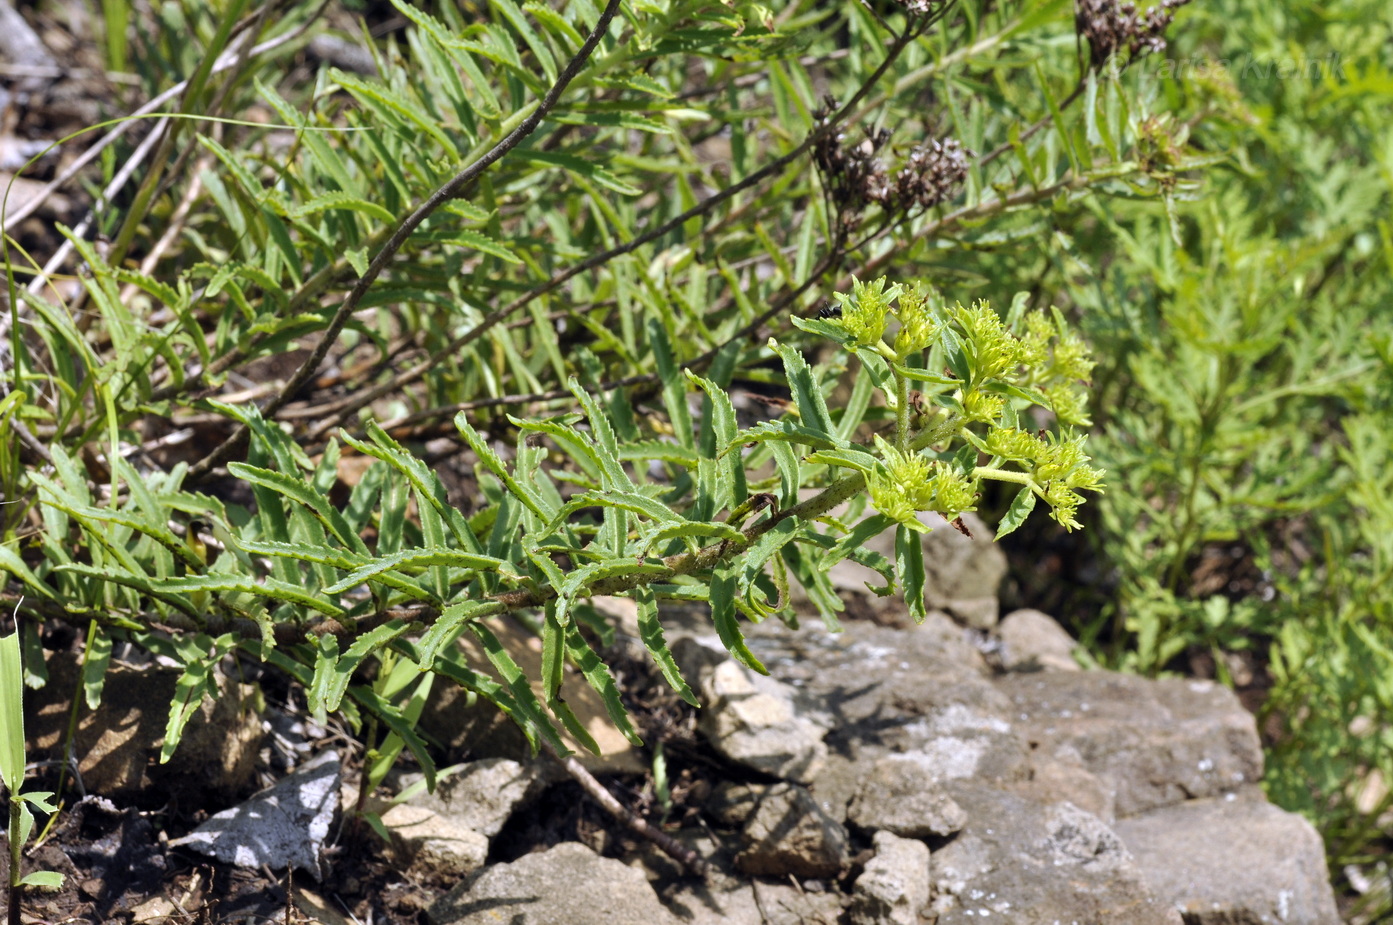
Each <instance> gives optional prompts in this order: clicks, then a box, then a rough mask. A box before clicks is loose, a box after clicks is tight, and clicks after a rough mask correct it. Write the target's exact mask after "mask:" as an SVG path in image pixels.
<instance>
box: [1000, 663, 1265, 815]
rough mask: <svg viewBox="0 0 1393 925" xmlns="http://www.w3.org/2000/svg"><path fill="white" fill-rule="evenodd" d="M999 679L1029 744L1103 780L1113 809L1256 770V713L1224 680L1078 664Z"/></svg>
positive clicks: (1222, 788) (1192, 793) (1186, 793)
mask: <svg viewBox="0 0 1393 925" xmlns="http://www.w3.org/2000/svg"><path fill="white" fill-rule="evenodd" d="M998 686H999V687H1000V689H1001V690H1002V691H1004V692H1005V693H1007V694H1008V695H1009V696H1010V697H1011V700H1012V702H1013V704H1014V705H1015V711H1014V716H1013V717H1012V719H1013V720H1014V724H1015V726H1016V728H1017V729H1019V730H1021V732H1022V734H1023V735H1025V736H1027V737H1028V738H1029V740H1030V743H1031V745H1032V747H1034V748H1036V749H1038V750H1039V751H1041V752H1043V753H1044V754H1045V755H1049V756H1059V757H1062V758H1063V759H1066V760H1070V761H1076V762H1077V763H1079V764H1080V765H1082V767H1083V768H1085V769H1086V770H1087V771H1089V772H1090V773H1091V774H1093V775H1095V776H1096V777H1098V778H1099V779H1100V780H1102V781H1104V782H1105V783H1106V784H1107V786H1108V787H1110V788H1111V789H1112V791H1113V793H1114V800H1115V806H1116V812H1117V815H1118V816H1119V817H1123V816H1129V815H1133V814H1136V813H1141V812H1145V811H1147V810H1149V809H1155V808H1156V807H1159V806H1168V805H1170V804H1172V803H1179V802H1181V801H1183V800H1187V799H1194V798H1197V797H1208V796H1217V795H1221V794H1223V793H1225V792H1227V791H1230V790H1235V789H1237V788H1239V787H1242V786H1243V785H1245V784H1249V783H1254V782H1256V781H1258V780H1260V779H1261V777H1262V747H1261V744H1260V743H1259V741H1258V735H1257V728H1256V726H1255V725H1254V722H1253V717H1252V714H1250V713H1248V711H1246V710H1244V709H1243V706H1242V704H1240V703H1239V702H1238V698H1237V697H1235V696H1234V694H1233V693H1232V692H1231V691H1229V690H1228V689H1227V688H1225V687H1223V686H1221V685H1218V684H1214V683H1211V682H1209V681H1183V680H1161V681H1155V680H1150V679H1147V678H1138V677H1132V676H1129V675H1121V674H1113V673H1112V672H1106V671H1081V672H1044V673H1038V674H1029V675H1010V676H1007V677H1004V678H1002V679H1001V680H1000V682H999V684H998Z"/></svg>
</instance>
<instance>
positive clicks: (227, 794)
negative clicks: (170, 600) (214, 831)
mask: <svg viewBox="0 0 1393 925" xmlns="http://www.w3.org/2000/svg"><path fill="white" fill-rule="evenodd" d="M181 674H182V671H181V670H180V669H178V668H166V667H163V666H160V665H153V664H151V665H143V666H135V665H128V664H123V663H121V662H112V664H111V666H110V667H109V668H108V669H107V673H106V681H105V684H104V685H103V688H102V702H101V705H100V706H99V707H98V708H97V709H96V711H92V710H89V709H87V705H86V703H85V702H84V703H83V704H82V705H81V708H80V710H79V712H78V717H79V719H78V724H77V734H76V736H75V737H74V739H73V754H74V755H75V756H77V758H78V771H79V773H80V774H81V775H82V784H83V786H84V787H85V788H86V790H87V792H88V793H99V794H106V795H115V794H127V793H132V792H134V791H138V790H141V789H143V788H146V787H149V786H151V785H156V786H160V787H163V788H167V789H169V790H171V791H174V792H176V793H179V794H181V795H185V796H189V797H192V798H196V799H198V800H199V803H198V805H204V806H206V805H209V802H210V797H211V798H212V800H213V801H214V802H216V801H220V800H222V799H228V798H232V797H235V796H238V795H241V794H242V793H244V792H245V791H246V790H247V789H250V785H251V783H252V772H253V771H254V770H255V767H256V753H257V749H258V746H259V744H260V742H261V738H262V735H263V731H262V724H261V718H260V716H258V715H257V712H256V703H257V700H256V696H255V690H254V688H253V687H252V686H251V685H249V684H239V683H237V682H236V681H233V680H232V679H230V678H227V677H223V676H221V672H219V677H218V685H219V688H220V695H219V696H217V697H209V698H205V699H204V701H203V702H202V703H201V704H199V706H198V708H197V709H196V710H195V711H194V713H193V716H192V718H191V719H190V720H189V724H188V725H187V726H186V727H185V728H184V734H183V736H182V737H181V738H180V741H179V747H178V748H177V749H176V750H175V752H174V754H173V756H171V758H170V760H169V761H168V762H167V763H166V764H163V765H161V764H157V763H155V760H156V759H157V758H158V756H159V752H160V747H161V746H162V745H163V744H164V731H165V726H166V724H167V723H168V722H169V705H170V704H171V703H172V702H173V700H174V696H175V685H176V684H177V683H178V680H179V676H180V675H181ZM48 675H49V678H48V684H46V685H45V686H44V687H43V688H41V689H40V690H38V691H36V692H34V693H33V694H32V695H30V696H29V697H28V698H26V699H27V700H28V702H27V703H26V708H27V712H28V715H27V717H26V721H25V726H26V729H27V730H28V733H29V737H30V743H31V757H39V755H38V753H40V752H44V751H47V752H48V757H50V758H54V759H58V760H61V758H62V755H63V747H64V744H65V741H66V737H67V731H68V716H69V711H70V710H71V708H72V698H73V697H74V696H78V697H81V696H82V694H81V683H82V681H81V678H82V668H81V666H80V664H79V663H78V660H77V658H76V657H75V656H74V655H73V654H72V653H69V652H55V653H53V654H52V655H50V656H49V659H48ZM210 808H211V807H210Z"/></svg>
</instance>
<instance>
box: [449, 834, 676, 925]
mask: <svg viewBox="0 0 1393 925" xmlns="http://www.w3.org/2000/svg"><path fill="white" fill-rule="evenodd" d="M428 915H429V917H430V920H431V922H433V923H435V925H496V923H498V922H513V923H516V925H679V923H680V922H681V919H679V918H677V917H676V916H675V915H673V914H672V913H671V912H669V911H668V910H667V909H666V908H665V907H664V906H663V904H662V903H660V902H658V897H657V894H655V893H654V892H653V888H652V887H651V886H649V884H648V880H647V879H646V878H645V877H644V876H643V872H642V871H640V870H638V869H637V868H634V867H630V866H628V865H627V864H623V863H621V862H619V861H615V860H611V859H609V858H602V857H600V856H599V855H598V854H596V853H595V852H593V851H591V850H590V849H589V848H587V847H585V846H584V845H582V844H579V843H577V842H565V843H563V844H560V845H557V846H556V847H554V848H550V849H548V850H546V851H539V852H537V853H535V854H529V855H526V856H525V857H522V858H519V859H518V860H516V861H514V862H513V863H511V864H494V865H493V866H491V867H488V868H485V869H484V870H482V871H479V872H478V873H476V874H474V875H472V876H470V877H469V878H467V879H465V880H464V881H463V882H461V883H460V884H458V885H457V886H456V887H455V888H454V889H452V890H450V891H449V892H448V893H446V894H445V895H444V896H442V897H440V899H438V900H436V902H435V903H434V904H433V905H432V906H431V907H430V910H429V912H428Z"/></svg>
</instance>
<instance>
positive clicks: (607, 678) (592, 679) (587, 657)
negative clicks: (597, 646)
mask: <svg viewBox="0 0 1393 925" xmlns="http://www.w3.org/2000/svg"><path fill="white" fill-rule="evenodd" d="M566 652H567V654H568V655H569V656H570V658H571V661H572V662H574V663H575V666H576V667H577V668H579V669H580V673H581V675H582V676H583V677H584V678H585V680H586V681H587V682H588V683H589V684H590V686H591V687H592V688H594V689H595V693H597V694H599V695H600V699H601V700H602V701H604V704H605V712H606V713H608V714H609V718H610V722H612V723H614V725H615V726H616V727H618V729H619V731H620V732H621V733H623V734H624V738H626V739H628V740H629V744H630V745H635V746H641V745H643V739H642V738H640V737H639V734H638V730H636V729H635V728H634V724H633V721H632V720H630V719H629V711H628V710H626V709H624V703H623V701H622V700H620V698H619V685H617V684H615V682H614V676H613V675H612V674H610V672H609V668H608V667H607V666H606V665H605V663H604V660H603V659H601V658H600V656H599V655H598V654H597V653H596V652H595V650H594V649H592V648H591V647H590V643H588V642H586V641H585V637H584V636H582V635H581V632H580V627H578V626H576V625H575V623H572V624H571V625H570V626H568V627H566Z"/></svg>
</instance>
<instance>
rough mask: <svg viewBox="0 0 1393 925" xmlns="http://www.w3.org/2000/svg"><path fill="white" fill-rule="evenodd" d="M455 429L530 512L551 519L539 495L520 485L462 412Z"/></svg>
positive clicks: (481, 461)
mask: <svg viewBox="0 0 1393 925" xmlns="http://www.w3.org/2000/svg"><path fill="white" fill-rule="evenodd" d="M455 429H456V430H458V431H459V432H460V436H462V437H464V439H465V442H467V443H468V444H469V448H470V449H472V450H473V451H474V455H476V456H477V457H479V462H480V463H482V464H483V466H484V468H486V469H488V471H490V472H492V473H493V474H494V475H495V476H497V477H498V480H499V481H500V482H502V483H503V484H504V486H505V487H506V488H507V489H508V491H509V493H510V494H512V495H513V496H514V497H515V498H517V499H518V500H519V501H521V502H522V503H523V504H525V505H526V506H527V508H528V510H530V511H532V513H534V514H536V515H537V516H538V517H541V518H542V519H543V520H546V519H548V518H550V517H551V515H552V513H553V512H552V511H549V510H547V506H546V505H545V504H544V503H543V502H542V500H541V498H539V497H538V496H537V493H536V492H534V491H532V490H531V489H530V488H527V487H525V486H523V485H522V484H520V483H519V482H518V480H517V479H515V478H514V477H513V474H512V473H511V472H509V471H508V467H507V466H505V465H503V460H501V459H499V458H498V454H497V453H495V452H494V451H493V447H491V446H489V445H488V441H487V440H485V439H484V438H483V437H481V436H480V435H479V432H478V431H476V430H475V429H474V426H473V425H472V424H470V423H469V417H468V415H467V414H466V413H465V412H463V411H461V412H460V413H459V414H457V415H455Z"/></svg>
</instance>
